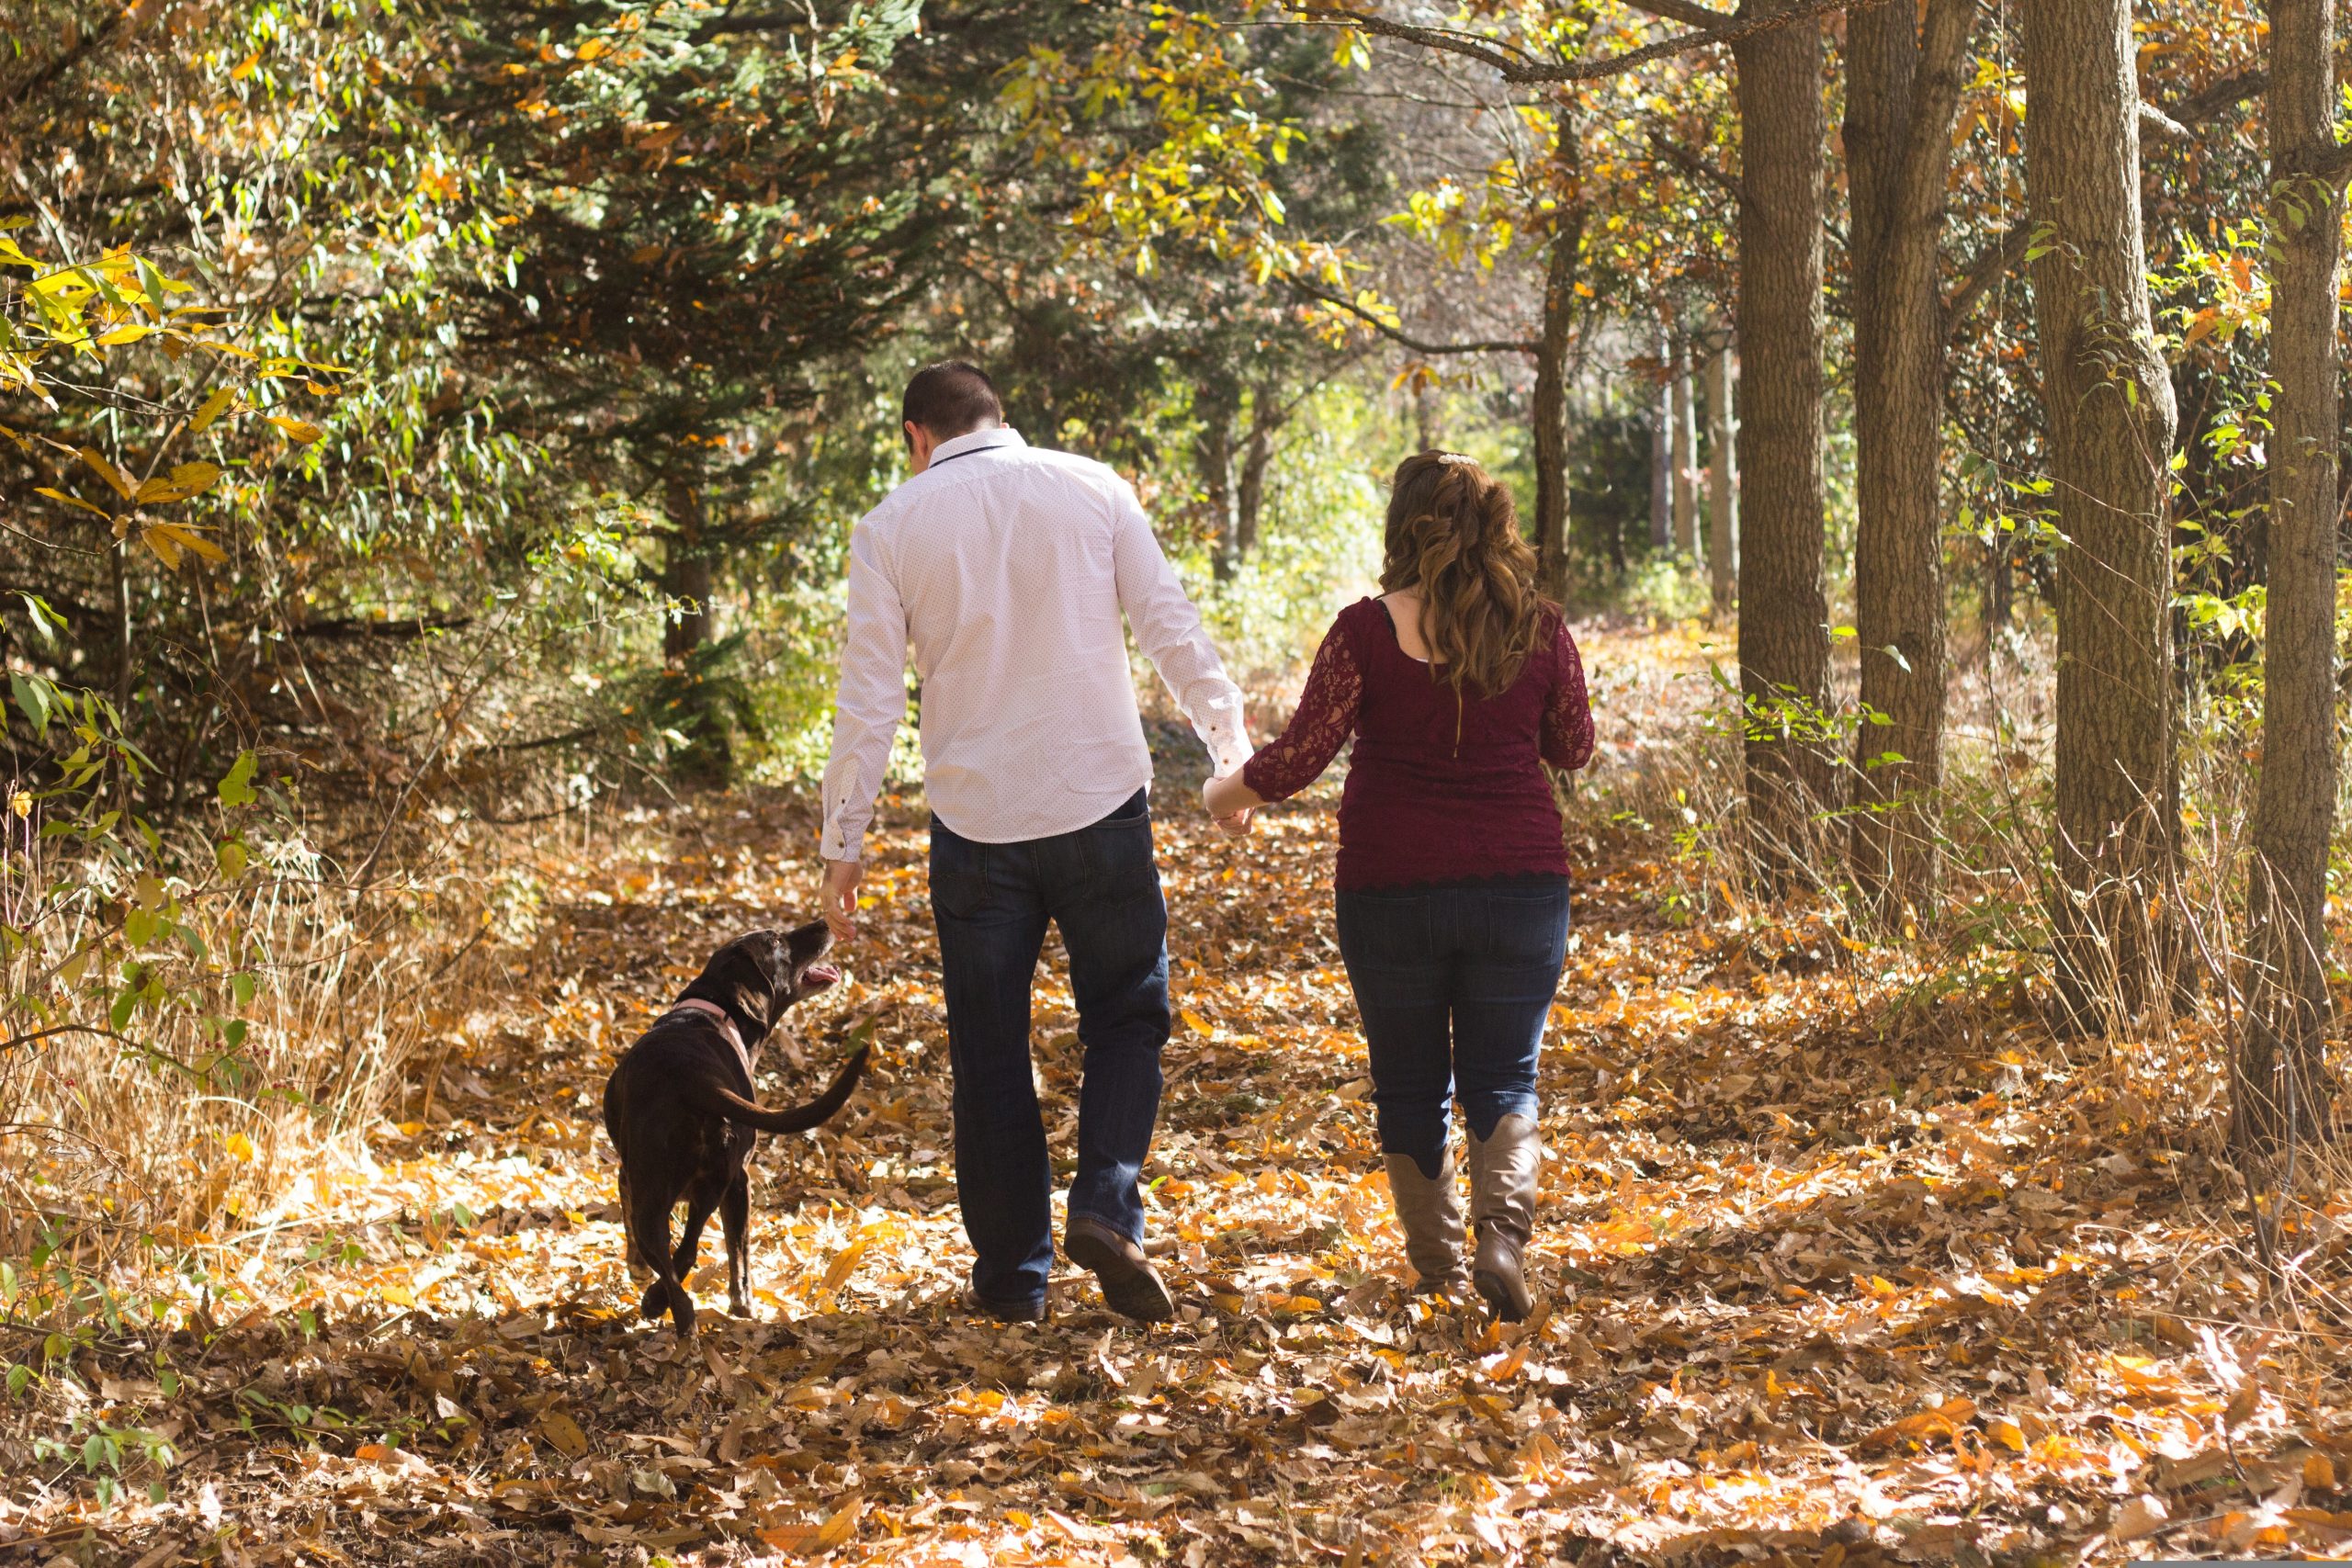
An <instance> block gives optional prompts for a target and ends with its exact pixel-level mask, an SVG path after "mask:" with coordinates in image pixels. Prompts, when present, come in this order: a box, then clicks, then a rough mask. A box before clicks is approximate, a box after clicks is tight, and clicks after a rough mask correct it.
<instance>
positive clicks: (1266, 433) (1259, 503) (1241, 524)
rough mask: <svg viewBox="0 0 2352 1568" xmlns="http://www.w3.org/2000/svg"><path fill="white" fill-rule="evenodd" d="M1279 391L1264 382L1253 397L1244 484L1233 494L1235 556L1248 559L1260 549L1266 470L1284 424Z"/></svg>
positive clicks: (1244, 454)
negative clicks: (1278, 432) (1260, 521)
mask: <svg viewBox="0 0 2352 1568" xmlns="http://www.w3.org/2000/svg"><path fill="white" fill-rule="evenodd" d="M1276 396H1277V394H1276V389H1274V387H1273V386H1272V385H1271V384H1269V383H1265V382H1261V383H1260V384H1259V385H1258V387H1257V388H1256V389H1253V390H1252V391H1251V393H1250V438H1249V439H1248V440H1246V441H1244V442H1243V443H1242V444H1241V482H1240V483H1239V484H1238V485H1237V486H1236V487H1235V489H1234V494H1233V548H1234V554H1235V555H1236V556H1237V557H1238V558H1244V559H1246V558H1248V557H1249V555H1250V552H1251V551H1253V550H1255V549H1256V548H1257V547H1258V528H1259V519H1260V517H1261V514H1262V513H1264V511H1265V508H1266V469H1267V468H1268V467H1269V466H1270V465H1271V464H1272V462H1273V459H1274V431H1275V429H1276V428H1277V427H1278V426H1279V425H1280V424H1281V423H1282V411H1281V409H1280V407H1279V406H1278V405H1277V403H1276Z"/></svg>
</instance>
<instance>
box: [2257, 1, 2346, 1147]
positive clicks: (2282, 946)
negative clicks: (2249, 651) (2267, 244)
mask: <svg viewBox="0 0 2352 1568" xmlns="http://www.w3.org/2000/svg"><path fill="white" fill-rule="evenodd" d="M2334 9H2335V6H2334V0H2271V4H2270V115H2269V125H2270V232H2271V243H2272V244H2273V246H2275V247H2276V249H2275V251H2274V253H2273V254H2274V255H2275V256H2276V261H2275V263H2274V265H2273V271H2272V275H2271V285H2270V299H2271V303H2270V375H2271V379H2272V381H2273V382H2274V383H2275V384H2276V387H2277V391H2276V394H2275V396H2274V400H2273V401H2272V404H2271V410H2270V418H2271V431H2270V448H2269V454H2270V529H2269V535H2270V537H2269V549H2268V552H2267V554H2268V562H2269V569H2270V570H2269V591H2268V600H2267V604H2268V610H2267V617H2266V629H2265V637H2264V643H2263V661H2262V673H2263V697H2262V773H2261V778H2260V781H2259V783H2258V784H2257V785H2256V795H2255V806H2254V855H2253V863H2252V865H2251V867H2250V868H2249V871H2248V886H2247V888H2246V906H2247V909H2248V911H2249V913H2250V915H2251V923H2252V927H2253V939H2254V940H2253V949H2254V958H2255V961H2256V964H2258V965H2260V971H2259V974H2260V977H2259V980H2258V982H2257V984H2256V987H2255V994H2254V998H2253V1002H2252V1005H2251V1006H2250V1007H2249V1008H2248V1010H2247V1011H2248V1022H2247V1028H2246V1033H2245V1043H2244V1045H2243V1047H2242V1050H2243V1055H2242V1059H2241V1061H2240V1063H2239V1073H2238V1085H2239V1088H2238V1100H2237V1105H2236V1113H2235V1116H2234V1118H2233V1132H2234V1133H2235V1134H2236V1136H2237V1138H2238V1140H2239V1142H2240V1144H2241V1145H2242V1146H2247V1147H2256V1146H2262V1145H2273V1144H2276V1143H2278V1142H2279V1141H2280V1140H2282V1139H2284V1138H2286V1137H2289V1136H2290V1135H2292V1134H2295V1133H2296V1132H2297V1131H2298V1130H2299V1129H2300V1130H2301V1131H2302V1132H2305V1133H2308V1132H2310V1131H2312V1130H2314V1129H2315V1128H2317V1127H2318V1126H2319V1125H2320V1123H2321V1122H2322V1119H2323V1117H2324V1113H2325V1111H2326V1108H2327V1106H2328V1104H2329V1101H2330V1100H2332V1098H2333V1090H2332V1088H2331V1086H2330V1084H2329V1081H2328V1075H2327V1070H2326V1067H2325V1066H2324V1063H2323V1061H2322V1059H2321V1054H2320V1045H2321V1030H2322V1028H2323V1026H2324V1023H2325V1021H2326V1019H2327V1012H2328V998H2327V925H2326V921H2325V915H2326V909H2327V846H2328V840H2329V839H2330V838H2331V837H2332V836H2333V835H2334V832H2335V782H2336V769H2337V765H2338V763H2337V753H2338V750H2339V748H2340V746H2341V739H2340V737H2339V736H2338V735H2337V732H2336V722H2335V578H2336V561H2337V554H2336V550H2337V544H2336V541H2337V536H2338V529H2337V523H2338V519H2339V516H2340V514H2341V513H2342V512H2343V506H2342V503H2341V501H2340V499H2339V494H2338V491H2337V490H2336V468H2337V442H2338V439H2339V437H2338V433H2337V420H2338V417H2339V412H2340V404H2341V401H2342V400H2341V396H2340V387H2341V383H2340V382H2339V380H2338V378H2339V377H2340V376H2341V374H2342V367H2341V366H2340V365H2339V364H2338V362H2337V358H2336V346H2335V341H2336V322H2337V303H2336V299H2337V296H2336V278H2337V273H2338V271H2339V270H2340V265H2341V251H2342V234H2343V220H2344V186H2343V181H2342V179H2341V178H2340V177H2339V176H2337V175H2332V174H2330V175H2317V174H2314V173H2312V170H2313V169H2314V167H2315V166H2316V165H2317V164H2318V163H2319V161H2320V160H2321V159H2323V158H2325V157H2326V156H2328V155H2329V154H2331V153H2333V152H2335V80H2334V76H2335V73H2334V72H2333V71H2332V70H2331V68H2330V67H2331V55H2332V53H2333V40H2334V37H2335V28H2334V22H2335V18H2334V16H2333V12H2334Z"/></svg>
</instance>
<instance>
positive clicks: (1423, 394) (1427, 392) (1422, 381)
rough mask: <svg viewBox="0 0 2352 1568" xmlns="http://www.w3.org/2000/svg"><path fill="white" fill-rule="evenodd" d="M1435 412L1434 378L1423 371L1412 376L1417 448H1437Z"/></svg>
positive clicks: (1432, 450)
mask: <svg viewBox="0 0 2352 1568" xmlns="http://www.w3.org/2000/svg"><path fill="white" fill-rule="evenodd" d="M1437 414H1438V409H1437V382H1436V378H1434V377H1432V376H1430V375H1429V374H1428V373H1427V372H1426V371H1423V372H1421V373H1420V374H1418V375H1416V376H1415V377H1414V378H1413V440H1414V443H1415V445H1416V447H1417V449H1418V450H1419V451H1423V452H1434V451H1436V450H1437V443H1438V434H1439V433H1438V419H1437Z"/></svg>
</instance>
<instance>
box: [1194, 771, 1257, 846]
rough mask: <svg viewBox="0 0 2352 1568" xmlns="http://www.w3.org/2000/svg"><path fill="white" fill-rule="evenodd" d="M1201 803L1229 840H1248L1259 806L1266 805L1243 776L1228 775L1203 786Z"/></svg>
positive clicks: (1237, 774)
mask: <svg viewBox="0 0 2352 1568" xmlns="http://www.w3.org/2000/svg"><path fill="white" fill-rule="evenodd" d="M1201 804H1202V805H1203V806H1204V807H1206V808H1207V810H1208V814H1209V816H1210V817H1212V818H1215V819H1216V825H1217V828H1218V829H1219V830H1220V831H1222V832H1223V833H1225V835H1226V836H1227V837H1228V838H1234V839H1241V838H1247V837H1248V836H1249V834H1250V823H1251V822H1252V821H1253V820H1254V819H1255V818H1256V816H1257V810H1258V807H1261V806H1263V805H1265V804H1266V803H1265V801H1264V799H1263V798H1261V796H1260V795H1259V794H1258V792H1257V791H1256V790H1254V789H1251V788H1250V785H1249V784H1248V783H1246V782H1245V781H1244V780H1243V778H1242V776H1241V775H1240V774H1239V773H1226V774H1224V775H1222V776H1220V777H1217V778H1213V779H1211V780H1209V782H1208V783H1207V784H1203V785H1202V786H1201Z"/></svg>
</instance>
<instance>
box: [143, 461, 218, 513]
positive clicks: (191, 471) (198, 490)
mask: <svg viewBox="0 0 2352 1568" xmlns="http://www.w3.org/2000/svg"><path fill="white" fill-rule="evenodd" d="M219 482H220V468H218V467H216V466H214V465H213V464H210V463H182V464H180V465H179V466H178V467H177V468H174V469H173V470H172V471H171V472H170V473H168V474H165V475H162V476H160V477H158V478H155V479H149V480H147V481H146V482H145V483H144V484H141V486H140V487H139V491H138V493H137V494H136V495H135V496H133V497H132V498H131V499H132V500H133V501H135V502H137V503H138V504H140V505H141V506H154V505H159V504H162V503H164V502H174V501H186V500H187V498H188V497H189V496H192V495H201V494H202V493H204V492H205V491H208V490H210V489H211V488H212V487H213V486H214V485H215V484H217V483H219Z"/></svg>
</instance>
